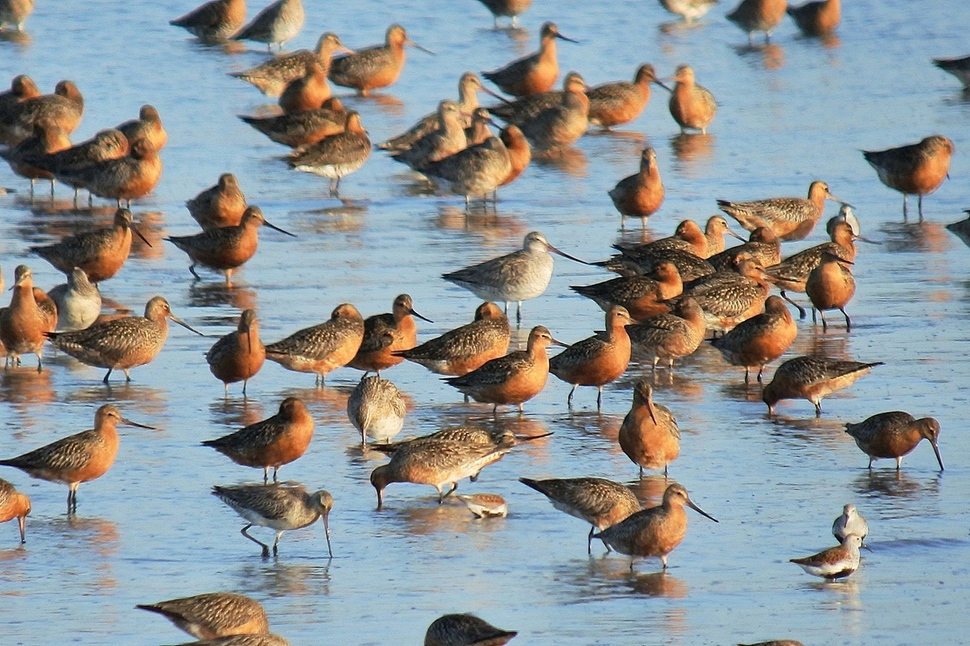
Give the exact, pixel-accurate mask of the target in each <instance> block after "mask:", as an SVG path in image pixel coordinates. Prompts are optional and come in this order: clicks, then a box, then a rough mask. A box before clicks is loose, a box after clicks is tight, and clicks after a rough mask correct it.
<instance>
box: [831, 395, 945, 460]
mask: <svg viewBox="0 0 970 646" xmlns="http://www.w3.org/2000/svg"><path fill="white" fill-rule="evenodd" d="M845 432H846V433H848V434H849V435H851V436H852V438H853V439H854V440H855V443H856V445H858V447H859V448H860V449H862V452H863V453H865V454H866V455H868V456H869V468H870V469H871V468H872V461H873V460H878V459H879V458H895V459H896V470H897V471H899V469H900V467H902V465H903V456H904V455H908V454H909V453H911V452H912V450H913V449H915V448H916V445H917V444H919V443H920V442H921V441H922V440H924V439H925V440H929V443H930V446H932V447H933V453H934V454H935V455H936V461H937V462H939V464H940V471H943V458H941V457H940V447H939V439H940V423H939V422H938V421H936V420H935V419H934V418H932V417H924V418H923V419H916V418H915V417H913V416H912V415H910V414H909V413H904V412H903V411H898V410H897V411H892V412H889V413H879V414H878V415H873V416H872V417H870V418H868V419H865V420H863V421H861V422H859V423H858V424H846V425H845Z"/></svg>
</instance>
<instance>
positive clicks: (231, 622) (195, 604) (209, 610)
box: [135, 592, 269, 639]
mask: <svg viewBox="0 0 970 646" xmlns="http://www.w3.org/2000/svg"><path fill="white" fill-rule="evenodd" d="M135 607H136V608H139V609H141V610H147V611H149V612H154V613H157V614H159V615H162V616H163V617H165V618H166V619H168V620H169V621H171V622H172V623H173V624H175V627H176V628H178V629H179V630H183V631H185V632H187V633H188V634H190V635H192V636H193V637H196V638H198V639H216V638H219V637H228V636H230V635H250V634H251V635H259V634H264V633H267V632H269V620H268V619H267V618H266V611H265V610H263V606H261V605H260V604H259V602H257V601H255V600H253V599H250V598H249V597H246V596H243V595H241V594H234V593H232V592H209V593H206V594H197V595H195V596H192V597H182V598H180V599H169V600H168V601H159V602H158V603H149V604H139V605H137V606H135Z"/></svg>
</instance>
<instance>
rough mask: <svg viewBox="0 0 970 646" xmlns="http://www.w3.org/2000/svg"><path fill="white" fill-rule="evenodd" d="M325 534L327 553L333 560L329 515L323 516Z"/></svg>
mask: <svg viewBox="0 0 970 646" xmlns="http://www.w3.org/2000/svg"><path fill="white" fill-rule="evenodd" d="M323 533H324V534H326V535H327V551H328V552H329V553H330V558H333V548H332V547H330V521H329V520H327V515H326V514H324V515H323Z"/></svg>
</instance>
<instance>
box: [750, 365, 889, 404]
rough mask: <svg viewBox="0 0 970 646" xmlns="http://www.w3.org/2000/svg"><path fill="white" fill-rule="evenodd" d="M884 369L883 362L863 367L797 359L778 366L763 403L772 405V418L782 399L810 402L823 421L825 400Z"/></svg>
mask: <svg viewBox="0 0 970 646" xmlns="http://www.w3.org/2000/svg"><path fill="white" fill-rule="evenodd" d="M881 365H882V361H876V362H874V363H861V362H859V361H841V360H838V359H829V358H827V357H821V356H804V357H795V358H794V359H789V360H788V361H786V362H785V363H783V364H781V365H780V366H778V370H775V374H774V377H773V378H772V380H771V383H769V384H768V385H767V386H765V388H764V390H763V391H762V393H761V399H762V401H764V403H766V404H767V405H768V414H769V415H774V414H775V404H777V403H778V402H779V401H781V400H782V399H807V400H808V401H810V402H812V404H814V405H815V416H816V417H820V416H821V415H822V403H821V402H822V398H823V397H825V396H826V395H831V394H832V393H834V392H835V391H837V390H842V389H843V388H848V387H849V386H851V385H852V384H854V383H855V382H856V380H857V379H859V378H860V377H864V376H865V375H867V374H869V371H870V370H872V369H873V368H874V367H876V366H881Z"/></svg>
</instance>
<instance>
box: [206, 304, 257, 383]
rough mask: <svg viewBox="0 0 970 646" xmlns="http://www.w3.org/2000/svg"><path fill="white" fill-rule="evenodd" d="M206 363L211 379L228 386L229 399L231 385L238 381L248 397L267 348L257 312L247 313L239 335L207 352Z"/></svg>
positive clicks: (237, 330)
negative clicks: (248, 385)
mask: <svg viewBox="0 0 970 646" xmlns="http://www.w3.org/2000/svg"><path fill="white" fill-rule="evenodd" d="M205 360H206V363H208V364H209V371H210V372H211V373H212V375H213V376H214V377H215V378H216V379H218V380H219V381H221V382H223V384H225V389H226V397H228V396H229V384H232V383H235V382H237V381H241V382H243V396H244V397H245V396H246V385H247V383H248V382H249V380H250V379H251V378H252V377H253V376H254V375H255V374H256V373H257V372H259V369H260V368H262V367H263V362H264V361H265V360H266V347H265V346H264V345H263V342H262V341H261V340H260V339H259V321H257V320H256V311H255V310H251V309H249V310H244V311H243V313H242V316H240V317H239V326H238V328H237V329H236V331H235V332H230V333H229V334H227V335H225V336H223V337H222V338H220V339H219V340H218V341H216V342H215V343H214V344H213V345H212V347H211V348H209V351H208V352H206V354H205Z"/></svg>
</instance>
